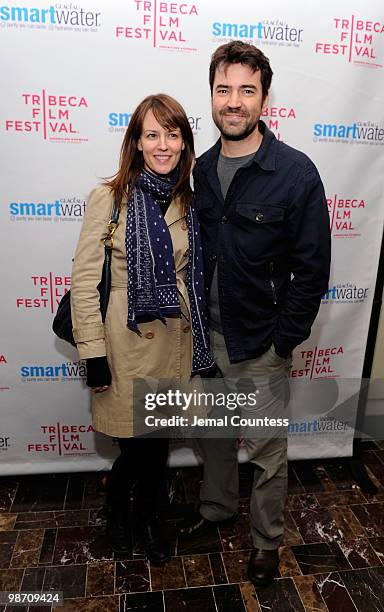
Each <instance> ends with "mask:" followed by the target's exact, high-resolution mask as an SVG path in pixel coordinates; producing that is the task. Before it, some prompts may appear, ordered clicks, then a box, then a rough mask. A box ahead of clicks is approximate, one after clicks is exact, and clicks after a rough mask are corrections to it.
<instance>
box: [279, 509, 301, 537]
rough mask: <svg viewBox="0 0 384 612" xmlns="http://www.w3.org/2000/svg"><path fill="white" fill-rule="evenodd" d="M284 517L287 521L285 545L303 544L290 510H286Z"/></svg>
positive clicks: (285, 522)
mask: <svg viewBox="0 0 384 612" xmlns="http://www.w3.org/2000/svg"><path fill="white" fill-rule="evenodd" d="M284 516H285V519H284V538H283V545H284V546H293V545H295V544H302V543H303V538H302V537H301V535H300V532H299V530H298V528H297V525H296V523H295V521H294V520H293V518H292V514H291V512H289V510H286V511H285V513H284Z"/></svg>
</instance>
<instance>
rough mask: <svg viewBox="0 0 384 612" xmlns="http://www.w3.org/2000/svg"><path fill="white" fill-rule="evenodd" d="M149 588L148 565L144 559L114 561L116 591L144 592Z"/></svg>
mask: <svg viewBox="0 0 384 612" xmlns="http://www.w3.org/2000/svg"><path fill="white" fill-rule="evenodd" d="M149 590H150V579H149V567H148V563H147V562H146V561H143V560H139V561H126V562H123V561H117V562H116V593H144V592H146V591H149Z"/></svg>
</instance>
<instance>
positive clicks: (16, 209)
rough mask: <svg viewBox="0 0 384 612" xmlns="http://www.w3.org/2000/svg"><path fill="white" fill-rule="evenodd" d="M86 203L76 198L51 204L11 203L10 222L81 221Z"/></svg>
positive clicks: (59, 200) (61, 199) (63, 199)
mask: <svg viewBox="0 0 384 612" xmlns="http://www.w3.org/2000/svg"><path fill="white" fill-rule="evenodd" d="M85 207H86V202H85V200H84V198H79V197H76V196H73V197H68V198H60V199H57V200H54V201H53V202H41V201H37V202H11V203H10V204H9V216H10V220H11V221H46V222H51V221H54V222H63V221H66V222H67V221H82V220H83V216H84V212H85Z"/></svg>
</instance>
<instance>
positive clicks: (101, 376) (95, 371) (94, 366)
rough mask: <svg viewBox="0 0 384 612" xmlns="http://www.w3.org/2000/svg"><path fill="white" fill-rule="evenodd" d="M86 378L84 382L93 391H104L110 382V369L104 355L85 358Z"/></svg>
mask: <svg viewBox="0 0 384 612" xmlns="http://www.w3.org/2000/svg"><path fill="white" fill-rule="evenodd" d="M86 362H87V380H86V384H87V386H88V387H91V389H92V391H93V393H104V391H106V390H107V389H108V387H109V386H110V384H111V382H112V375H111V370H110V369H109V365H108V361H107V358H106V357H92V358H91V359H86Z"/></svg>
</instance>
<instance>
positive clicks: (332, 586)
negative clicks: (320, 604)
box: [314, 572, 357, 612]
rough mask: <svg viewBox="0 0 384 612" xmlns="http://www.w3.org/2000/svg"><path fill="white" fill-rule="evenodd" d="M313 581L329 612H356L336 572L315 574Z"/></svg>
mask: <svg viewBox="0 0 384 612" xmlns="http://www.w3.org/2000/svg"><path fill="white" fill-rule="evenodd" d="M314 579H315V581H316V583H317V588H318V590H319V593H320V594H321V596H322V598H323V600H324V602H325V604H326V606H327V608H328V610H329V612H357V611H356V608H355V606H354V604H353V602H352V599H351V597H350V595H349V593H348V590H347V588H346V586H345V584H344V582H343V581H342V580H341V578H340V575H339V574H338V573H337V572H329V573H327V574H315V576H314Z"/></svg>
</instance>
